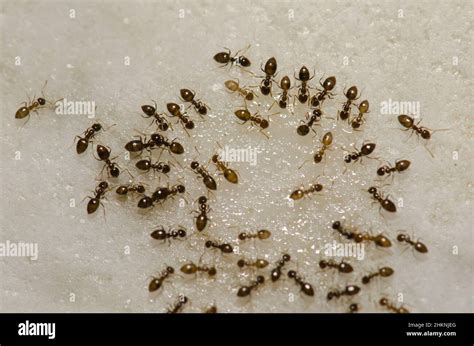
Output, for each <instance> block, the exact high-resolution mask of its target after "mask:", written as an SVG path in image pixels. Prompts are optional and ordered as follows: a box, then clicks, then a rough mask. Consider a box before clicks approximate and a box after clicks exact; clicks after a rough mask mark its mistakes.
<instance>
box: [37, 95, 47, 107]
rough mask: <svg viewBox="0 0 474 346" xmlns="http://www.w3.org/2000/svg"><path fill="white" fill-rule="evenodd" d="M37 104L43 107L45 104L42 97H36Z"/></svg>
mask: <svg viewBox="0 0 474 346" xmlns="http://www.w3.org/2000/svg"><path fill="white" fill-rule="evenodd" d="M38 103H39V104H40V105H42V106H44V105H45V104H46V100H45V99H44V98H42V97H38Z"/></svg>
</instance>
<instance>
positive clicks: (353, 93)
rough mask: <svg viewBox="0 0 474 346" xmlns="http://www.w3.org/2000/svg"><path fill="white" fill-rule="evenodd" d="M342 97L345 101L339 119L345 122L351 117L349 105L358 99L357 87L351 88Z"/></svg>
mask: <svg viewBox="0 0 474 346" xmlns="http://www.w3.org/2000/svg"><path fill="white" fill-rule="evenodd" d="M344 95H345V96H346V98H347V101H346V102H344V105H343V106H342V111H340V112H339V118H341V120H347V119H349V116H350V115H351V105H352V103H353V102H354V101H355V100H357V99H358V97H357V87H356V86H355V85H354V86H351V87H350V88H349V89H348V90H347V91H346V92H345V93H344Z"/></svg>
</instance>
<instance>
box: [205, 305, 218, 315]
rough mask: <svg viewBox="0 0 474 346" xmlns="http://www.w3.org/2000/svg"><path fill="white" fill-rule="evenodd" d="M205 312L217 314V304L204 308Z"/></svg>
mask: <svg viewBox="0 0 474 346" xmlns="http://www.w3.org/2000/svg"><path fill="white" fill-rule="evenodd" d="M204 313H205V314H217V306H215V305H211V306H209V307H207V308H206V309H205V310H204Z"/></svg>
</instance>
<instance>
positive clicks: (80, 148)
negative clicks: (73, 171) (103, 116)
mask: <svg viewBox="0 0 474 346" xmlns="http://www.w3.org/2000/svg"><path fill="white" fill-rule="evenodd" d="M101 130H102V125H101V124H99V123H95V124H92V126H91V127H89V128H87V129H86V130H85V131H84V132H83V133H82V134H83V136H84V137H81V136H76V137H75V138H79V140H78V141H77V145H76V152H77V153H78V154H82V153H83V152H85V151H86V150H87V147H88V146H89V142H91V141H92V138H94V136H95V135H96V134H97V133H98V132H100V131H101Z"/></svg>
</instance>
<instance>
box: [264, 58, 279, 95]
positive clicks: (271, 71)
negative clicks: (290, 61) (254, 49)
mask: <svg viewBox="0 0 474 346" xmlns="http://www.w3.org/2000/svg"><path fill="white" fill-rule="evenodd" d="M260 69H261V70H262V72H263V73H265V77H264V78H263V79H262V82H261V83H260V91H261V92H262V94H263V95H268V94H270V93H271V92H272V79H273V77H274V76H275V74H276V70H277V61H276V59H275V58H274V57H271V58H270V59H268V60H267V62H266V63H265V68H262V67H260Z"/></svg>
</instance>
